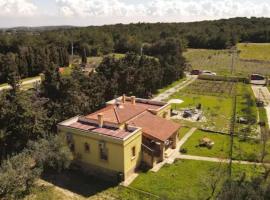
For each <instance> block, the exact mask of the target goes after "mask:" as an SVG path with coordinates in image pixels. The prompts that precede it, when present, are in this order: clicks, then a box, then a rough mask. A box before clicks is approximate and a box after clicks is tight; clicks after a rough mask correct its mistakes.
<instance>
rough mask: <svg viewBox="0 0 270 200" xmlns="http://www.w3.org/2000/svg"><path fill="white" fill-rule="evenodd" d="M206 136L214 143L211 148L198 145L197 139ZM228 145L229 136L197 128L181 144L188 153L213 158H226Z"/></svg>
mask: <svg viewBox="0 0 270 200" xmlns="http://www.w3.org/2000/svg"><path fill="white" fill-rule="evenodd" d="M204 137H207V138H209V139H211V140H212V141H213V142H214V143H215V144H214V146H213V147H212V148H211V149H208V148H206V147H200V146H199V140H200V139H202V138H204ZM229 147H230V137H229V136H228V135H222V134H217V133H208V132H204V131H200V130H197V131H196V132H194V133H193V135H192V136H191V137H190V138H189V139H188V140H187V142H186V143H185V144H184V145H183V146H182V149H186V150H187V154H188V155H196V156H205V157H214V158H228V156H229Z"/></svg>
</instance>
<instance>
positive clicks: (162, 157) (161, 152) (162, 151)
mask: <svg viewBox="0 0 270 200" xmlns="http://www.w3.org/2000/svg"><path fill="white" fill-rule="evenodd" d="M164 154H165V145H164V143H163V142H162V143H160V161H163V159H164Z"/></svg>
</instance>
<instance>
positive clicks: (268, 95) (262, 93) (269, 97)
mask: <svg viewBox="0 0 270 200" xmlns="http://www.w3.org/2000/svg"><path fill="white" fill-rule="evenodd" d="M251 88H252V90H253V93H254V95H255V97H256V98H257V99H261V100H262V101H263V102H264V104H265V107H264V108H265V110H266V114H267V119H268V125H270V92H269V90H268V88H267V87H265V86H259V85H252V86H251Z"/></svg>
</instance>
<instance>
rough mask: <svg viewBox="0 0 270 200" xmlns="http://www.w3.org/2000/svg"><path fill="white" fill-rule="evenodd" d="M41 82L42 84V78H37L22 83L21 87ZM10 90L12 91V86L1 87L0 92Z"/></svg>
mask: <svg viewBox="0 0 270 200" xmlns="http://www.w3.org/2000/svg"><path fill="white" fill-rule="evenodd" d="M40 82H41V77H36V78H33V79H30V80H26V81H22V83H21V87H22V86H25V85H29V84H34V83H40ZM8 89H11V86H10V85H5V86H2V87H0V91H2V90H8Z"/></svg>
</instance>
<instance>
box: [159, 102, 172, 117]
mask: <svg viewBox="0 0 270 200" xmlns="http://www.w3.org/2000/svg"><path fill="white" fill-rule="evenodd" d="M164 113H167V115H166V119H170V115H171V105H170V104H169V105H168V106H166V107H165V108H163V109H162V110H159V111H158V112H157V116H159V117H162V118H163V114H164Z"/></svg>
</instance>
